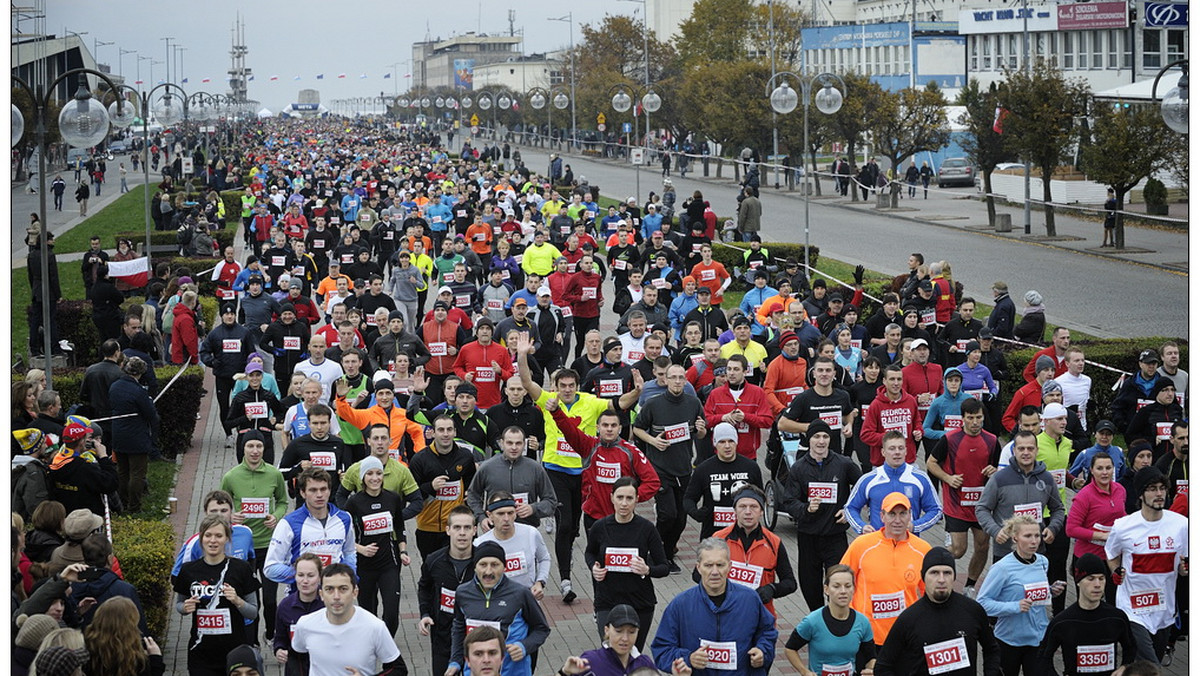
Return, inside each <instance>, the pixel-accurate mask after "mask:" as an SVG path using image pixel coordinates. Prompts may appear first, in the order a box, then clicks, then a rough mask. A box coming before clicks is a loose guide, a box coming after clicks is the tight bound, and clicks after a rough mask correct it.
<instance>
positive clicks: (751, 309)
mask: <svg viewBox="0 0 1200 676" xmlns="http://www.w3.org/2000/svg"><path fill="white" fill-rule="evenodd" d="M778 295H779V291H778V290H776V289H772V288H771V286H770V285H769V284H768V285H767V286H764V287H763V288H761V289H760V288H758V287H757V286H753V287H750V290H749V291H747V292H746V295H745V296H742V302H741V304H740V305H738V308H739V309H741V311H742V314H744V315H746V316H747V317H749V318H751V319H752V320H753V321H751V322H750V334H751V335H754V336H761V335H762V333H763V331H765V330H766V328H767V327H765V326H763V325H762V324H760V323H758V320H757V319H755V315H757V314H758V308H759V306H761V305H762V304H763V303H765V302H767V299H768V298H774V297H775V296H778Z"/></svg>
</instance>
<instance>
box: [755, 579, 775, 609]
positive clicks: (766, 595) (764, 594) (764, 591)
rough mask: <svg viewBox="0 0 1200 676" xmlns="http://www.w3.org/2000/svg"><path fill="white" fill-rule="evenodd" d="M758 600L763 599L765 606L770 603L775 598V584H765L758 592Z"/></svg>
mask: <svg viewBox="0 0 1200 676" xmlns="http://www.w3.org/2000/svg"><path fill="white" fill-rule="evenodd" d="M755 591H757V592H758V598H760V599H762V602H763V603H764V604H766V603H770V601H771V599H773V598H775V584H774V583H772V584H764V585H763V586H761V587H759V588H758V589H757V590H755Z"/></svg>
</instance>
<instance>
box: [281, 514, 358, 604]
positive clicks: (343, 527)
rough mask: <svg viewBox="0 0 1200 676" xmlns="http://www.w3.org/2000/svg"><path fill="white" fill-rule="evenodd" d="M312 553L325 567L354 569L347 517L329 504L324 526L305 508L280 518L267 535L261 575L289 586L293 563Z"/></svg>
mask: <svg viewBox="0 0 1200 676" xmlns="http://www.w3.org/2000/svg"><path fill="white" fill-rule="evenodd" d="M304 552H312V553H314V554H316V555H317V556H320V557H321V558H322V559H323V560H326V561H327V563H326V565H329V563H344V564H346V565H348V566H350V568H351V570H357V568H358V565H357V563H358V553H357V550H356V549H355V548H354V526H353V524H352V523H351V521H350V515H349V514H347V513H346V512H343V511H342V510H340V509H338V508H337V506H336V505H334V504H333V503H332V502H331V503H329V517H328V518H326V519H325V523H324V525H322V524H321V522H320V521H318V520H316V519H314V518H313V517H312V516H311V515H310V514H309V513H308V506H307V505H300V508H299V509H297V510H296V511H294V512H292V513H290V514H288V515H287V516H285V517H283V520H282V521H280V522H279V523H278V524H276V526H275V532H274V533H272V534H271V544H270V546H268V547H267V558H266V559H265V560H264V561H263V573H264V574H265V575H266V577H267V578H268V579H270V580H273V581H275V582H283V583H287V584H293V583H294V582H295V581H296V559H297V558H299V557H300V555H301V554H303V553H304Z"/></svg>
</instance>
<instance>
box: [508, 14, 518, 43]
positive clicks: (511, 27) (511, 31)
mask: <svg viewBox="0 0 1200 676" xmlns="http://www.w3.org/2000/svg"><path fill="white" fill-rule="evenodd" d="M516 21H517V10H515V9H510V10H508V37H510V38H511V37H513V36H515V35H516V34H517V30H516V27H515V23H516Z"/></svg>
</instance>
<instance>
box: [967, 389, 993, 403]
mask: <svg viewBox="0 0 1200 676" xmlns="http://www.w3.org/2000/svg"><path fill="white" fill-rule="evenodd" d="M966 393H967V394H969V395H971V396H972V397H974V398H975V400H976V401H983V395H985V394H987V393H988V391H987V390H966Z"/></svg>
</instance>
